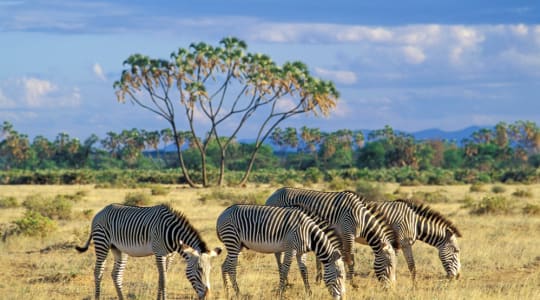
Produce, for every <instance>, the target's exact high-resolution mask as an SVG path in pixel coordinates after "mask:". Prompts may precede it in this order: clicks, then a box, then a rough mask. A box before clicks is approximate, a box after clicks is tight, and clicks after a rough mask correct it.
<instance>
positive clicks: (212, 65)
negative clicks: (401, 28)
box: [114, 37, 339, 186]
mask: <svg viewBox="0 0 540 300" xmlns="http://www.w3.org/2000/svg"><path fill="white" fill-rule="evenodd" d="M246 50H247V45H246V43H245V42H244V41H241V40H238V39H236V38H233V37H228V38H224V39H222V40H221V41H220V42H219V45H218V46H212V45H208V44H206V43H197V44H191V45H190V46H189V47H188V48H187V49H185V48H180V49H178V51H176V52H173V53H172V54H171V57H170V59H169V60H164V59H153V58H150V57H148V56H144V55H140V54H134V55H131V56H130V57H129V58H128V59H127V60H126V61H125V62H124V65H125V66H127V68H126V69H125V70H123V72H122V75H121V77H120V80H118V81H116V82H115V83H114V88H115V90H116V95H117V97H118V100H119V101H120V102H124V101H125V99H126V97H127V98H128V99H129V100H130V101H132V102H133V103H135V104H137V105H139V106H141V107H143V108H145V109H147V110H149V111H151V112H153V113H155V114H158V115H160V116H161V117H163V118H164V119H165V120H166V121H167V122H168V123H169V125H170V126H171V129H172V132H173V134H174V135H175V136H174V138H173V141H175V142H177V141H178V137H177V136H176V132H177V115H176V113H177V110H178V109H179V108H180V109H182V110H183V112H184V114H185V119H186V120H187V124H188V126H189V131H190V132H191V134H192V136H193V137H194V138H193V143H194V144H195V148H196V149H197V150H198V152H199V155H200V160H201V164H200V165H201V170H200V171H201V175H202V176H201V177H202V179H201V180H202V182H200V184H202V185H203V186H208V185H209V182H208V178H207V170H206V150H207V147H208V143H209V141H210V140H212V139H211V138H212V137H213V138H215V139H214V140H215V141H217V144H218V148H219V153H220V173H219V177H218V182H217V184H218V185H222V184H223V182H224V172H225V160H226V150H227V147H228V146H229V145H231V143H232V142H233V141H234V140H235V138H236V136H237V134H238V132H239V131H240V130H241V129H242V128H244V127H245V126H246V124H249V123H250V122H248V121H253V120H254V119H257V123H256V125H255V124H254V123H255V122H251V123H252V124H251V125H250V127H251V128H256V129H257V130H256V131H257V136H256V140H255V145H254V148H253V152H252V153H251V155H250V159H249V162H248V164H247V167H246V170H245V173H244V175H243V177H242V179H241V180H240V182H239V184H245V183H246V182H247V180H248V178H249V175H250V173H251V169H252V167H253V163H254V161H255V158H256V155H257V152H258V150H259V149H260V148H261V146H262V145H263V142H264V141H265V140H266V138H267V137H268V136H269V135H270V134H271V133H272V131H273V130H274V128H276V127H277V126H278V124H279V123H281V122H282V121H283V120H285V119H287V118H290V117H292V116H294V115H297V114H301V113H308V112H311V113H313V114H315V115H319V114H323V115H327V114H328V113H329V112H330V110H331V109H332V108H334V107H335V105H336V101H337V98H338V97H339V94H338V92H337V90H336V88H335V86H334V84H333V83H332V82H331V81H324V80H320V79H318V78H315V77H312V76H311V75H310V73H309V71H308V68H307V66H306V65H305V64H303V63H301V62H298V61H296V62H286V63H284V64H283V65H282V66H279V65H277V64H276V63H275V62H273V61H272V60H271V59H270V57H268V56H267V55H264V54H258V53H257V54H256V53H249V52H246ZM255 113H257V118H252V117H253V115H254V114H255ZM201 117H202V118H205V120H206V122H207V124H209V125H207V127H206V129H207V130H204V129H201V127H203V126H202V125H201V124H200V123H197V121H196V118H201ZM225 131H227V132H225ZM201 136H204V137H205V138H204V139H202V138H200V137H201ZM224 136H225V137H226V138H223V137H224ZM177 150H178V151H177V155H178V159H179V161H180V166H181V169H182V172H183V175H184V177H185V178H186V181H187V183H188V184H190V185H191V186H195V185H197V183H196V182H194V181H193V180H192V179H191V176H190V173H189V172H188V169H187V168H186V165H185V164H184V162H183V155H182V152H181V151H180V147H179V145H177Z"/></svg>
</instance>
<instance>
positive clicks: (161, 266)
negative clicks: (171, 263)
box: [156, 255, 167, 300]
mask: <svg viewBox="0 0 540 300" xmlns="http://www.w3.org/2000/svg"><path fill="white" fill-rule="evenodd" d="M156 265H157V269H158V273H159V287H158V296H157V299H158V300H165V299H167V290H166V289H165V287H166V281H167V257H166V256H161V255H156Z"/></svg>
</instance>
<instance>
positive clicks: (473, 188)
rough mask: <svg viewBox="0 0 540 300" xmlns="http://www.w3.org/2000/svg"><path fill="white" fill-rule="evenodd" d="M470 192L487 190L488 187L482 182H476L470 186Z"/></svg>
mask: <svg viewBox="0 0 540 300" xmlns="http://www.w3.org/2000/svg"><path fill="white" fill-rule="evenodd" d="M469 191H470V192H474V193H481V192H485V191H486V187H485V186H484V185H483V184H481V183H475V184H473V185H471V187H470V188H469Z"/></svg>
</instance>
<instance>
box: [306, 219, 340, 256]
mask: <svg viewBox="0 0 540 300" xmlns="http://www.w3.org/2000/svg"><path fill="white" fill-rule="evenodd" d="M310 229H311V233H310V240H311V245H310V250H311V251H313V252H314V253H315V256H316V257H317V258H318V259H319V261H321V262H322V263H323V264H327V263H328V262H329V261H330V258H331V256H332V252H333V251H334V250H335V247H334V246H333V245H332V244H331V242H330V240H328V238H327V237H326V235H325V233H324V232H323V231H322V230H321V229H320V228H318V227H316V226H313V227H312V228H310Z"/></svg>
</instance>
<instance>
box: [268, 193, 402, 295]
mask: <svg viewBox="0 0 540 300" xmlns="http://www.w3.org/2000/svg"><path fill="white" fill-rule="evenodd" d="M266 205H269V206H281V207H287V206H295V205H301V206H302V207H304V208H305V209H307V210H309V211H311V212H312V213H314V214H316V215H317V216H319V217H320V218H322V219H324V220H326V221H327V222H328V223H329V224H330V225H331V226H334V227H335V228H336V232H337V234H338V235H339V237H340V238H341V245H342V251H343V256H344V260H345V263H346V264H347V266H348V273H347V278H349V279H351V278H352V275H353V272H354V255H353V253H352V247H353V243H354V241H357V242H359V243H363V244H368V245H369V246H370V247H371V248H372V250H373V253H374V255H375V262H374V269H375V274H376V276H377V278H378V279H379V280H380V281H382V282H383V283H385V284H387V285H388V284H392V283H393V282H394V281H395V280H396V273H395V268H396V253H395V250H394V248H395V249H399V243H398V240H397V237H396V236H395V234H394V231H393V230H392V228H391V227H390V226H389V225H388V224H387V223H386V221H385V220H384V218H383V216H382V215H380V214H378V213H375V212H373V211H370V210H369V208H368V207H367V206H366V205H364V204H363V203H362V202H361V201H359V196H358V195H357V194H356V193H353V192H339V193H338V192H320V191H313V190H306V189H297V188H281V189H278V190H277V191H275V192H274V193H273V194H272V195H271V196H270V197H269V198H268V199H267V200H266ZM319 278H320V277H317V279H319Z"/></svg>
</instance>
